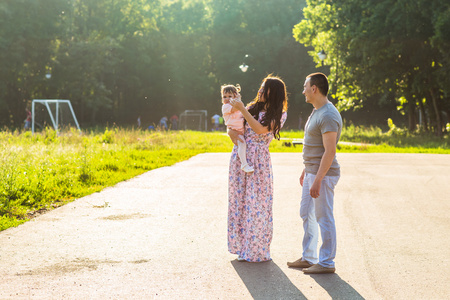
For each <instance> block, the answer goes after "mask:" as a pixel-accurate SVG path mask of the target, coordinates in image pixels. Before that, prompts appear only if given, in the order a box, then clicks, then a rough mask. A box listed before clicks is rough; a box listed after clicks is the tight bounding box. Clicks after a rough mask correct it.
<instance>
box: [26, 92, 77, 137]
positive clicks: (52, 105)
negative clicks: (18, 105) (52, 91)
mask: <svg viewBox="0 0 450 300" xmlns="http://www.w3.org/2000/svg"><path fill="white" fill-rule="evenodd" d="M46 126H52V127H53V128H54V129H55V131H56V132H58V130H59V129H61V128H69V127H76V128H77V129H78V130H80V125H79V124H78V121H77V117H76V116H75V112H74V111H73V108H72V104H71V103H70V100H60V99H52V100H50V99H34V100H33V102H32V104H31V132H32V133H34V132H35V129H37V128H39V129H43V128H45V127H46Z"/></svg>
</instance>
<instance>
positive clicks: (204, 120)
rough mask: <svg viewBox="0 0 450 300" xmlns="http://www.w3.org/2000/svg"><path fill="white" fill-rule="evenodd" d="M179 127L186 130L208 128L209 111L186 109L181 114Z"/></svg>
mask: <svg viewBox="0 0 450 300" xmlns="http://www.w3.org/2000/svg"><path fill="white" fill-rule="evenodd" d="M178 128H179V129H184V130H188V129H190V130H199V131H207V130H208V111H206V110H185V111H184V112H182V113H181V114H180V121H179V126H178Z"/></svg>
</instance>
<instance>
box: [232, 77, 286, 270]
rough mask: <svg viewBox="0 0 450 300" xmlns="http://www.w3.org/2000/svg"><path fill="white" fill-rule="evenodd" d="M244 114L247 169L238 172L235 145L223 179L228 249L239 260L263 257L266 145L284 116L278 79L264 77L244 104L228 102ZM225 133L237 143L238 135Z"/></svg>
mask: <svg viewBox="0 0 450 300" xmlns="http://www.w3.org/2000/svg"><path fill="white" fill-rule="evenodd" d="M231 103H232V105H233V107H234V108H236V109H238V110H239V111H241V113H242V114H243V116H244V118H245V131H244V138H245V142H246V143H247V159H248V161H249V164H250V165H251V166H252V167H253V168H254V172H253V173H245V172H244V171H242V170H241V162H240V160H239V157H238V154H237V147H236V146H235V147H234V148H233V152H232V154H231V160H230V171H229V182H228V202H229V203H228V251H230V252H231V253H233V254H237V255H238V256H239V257H238V260H239V261H248V262H263V261H269V260H271V258H270V243H271V242H272V231H273V224H272V202H273V175H272V163H271V161H270V153H269V144H270V142H271V141H272V139H273V138H274V137H275V138H277V139H279V137H280V129H281V127H282V126H283V124H284V122H285V121H286V117H287V113H286V112H287V94H286V86H285V84H284V82H283V81H282V80H281V79H280V78H277V77H272V76H268V77H266V78H265V79H264V80H263V82H262V84H261V88H260V89H259V91H258V95H257V97H256V98H255V99H254V100H253V101H252V102H251V103H250V104H248V105H247V108H246V107H244V104H243V103H242V101H241V100H240V95H239V94H238V95H237V99H233V100H232V101H231ZM228 134H229V136H230V138H231V140H232V141H233V143H234V144H237V139H238V133H237V132H236V131H234V130H229V131H228Z"/></svg>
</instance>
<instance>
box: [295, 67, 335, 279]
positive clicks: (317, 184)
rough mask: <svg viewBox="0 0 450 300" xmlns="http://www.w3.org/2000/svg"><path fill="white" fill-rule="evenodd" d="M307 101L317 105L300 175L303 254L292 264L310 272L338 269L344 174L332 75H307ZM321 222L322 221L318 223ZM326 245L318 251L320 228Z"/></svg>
mask: <svg viewBox="0 0 450 300" xmlns="http://www.w3.org/2000/svg"><path fill="white" fill-rule="evenodd" d="M303 88H304V89H303V95H305V98H306V102H307V103H311V104H312V105H313V106H314V109H313V111H312V113H311V115H310V116H309V118H308V120H307V121H306V125H305V137H304V140H303V163H304V165H305V168H304V169H303V172H302V175H301V176H300V185H301V186H302V187H303V189H302V201H301V204H300V216H301V218H302V220H303V228H304V236H303V254H302V257H301V258H299V259H298V260H296V261H294V262H288V263H287V264H288V266H289V267H293V268H303V272H304V273H307V274H321V273H334V272H335V270H336V269H335V264H334V258H335V256H336V226H335V222H334V216H333V205H334V187H335V186H336V184H337V183H338V181H339V178H340V166H339V164H338V162H337V160H336V145H337V143H338V141H339V137H340V135H341V129H342V118H341V115H340V114H339V111H338V110H337V109H336V107H334V105H333V104H332V103H331V102H330V101H329V100H328V98H327V95H328V79H327V77H326V76H325V75H324V74H322V73H313V74H311V75H308V76H307V77H306V81H305V84H304V86H303ZM317 224H319V225H317ZM318 227H320V233H321V236H322V246H321V247H320V252H319V255H317V245H318V240H319V230H318Z"/></svg>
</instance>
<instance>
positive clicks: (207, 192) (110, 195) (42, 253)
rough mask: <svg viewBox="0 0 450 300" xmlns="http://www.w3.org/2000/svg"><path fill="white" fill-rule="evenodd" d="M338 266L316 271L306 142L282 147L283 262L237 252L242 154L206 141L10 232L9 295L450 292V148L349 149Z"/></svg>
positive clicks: (2, 257) (430, 295) (1, 237)
mask: <svg viewBox="0 0 450 300" xmlns="http://www.w3.org/2000/svg"><path fill="white" fill-rule="evenodd" d="M338 158H339V161H340V163H341V166H342V174H343V176H342V178H341V181H340V182H339V184H338V186H337V189H336V199H335V216H336V220H337V227H338V255H337V258H336V268H337V273H336V274H328V275H313V276H310V275H304V274H303V273H302V272H301V271H299V270H296V269H289V268H287V266H286V261H288V260H294V259H297V258H299V257H300V255H301V249H300V244H301V235H302V227H301V222H300V218H299V216H298V211H299V201H300V188H299V185H298V176H299V174H300V171H301V154H298V153H287V154H286V153H284V154H281V153H280V154H278V153H276V154H273V155H272V160H273V164H274V176H275V201H274V239H273V242H272V247H271V250H272V257H273V261H272V262H267V263H259V264H250V263H240V262H237V261H235V256H234V255H231V254H229V253H228V252H227V244H226V218H227V196H226V195H227V186H226V182H227V172H228V171H227V165H228V160H229V154H227V153H216V154H202V155H198V156H196V157H194V158H192V159H190V160H188V161H185V162H183V163H179V164H177V165H175V166H172V167H166V168H161V169H157V170H153V171H151V172H148V173H146V174H143V175H141V176H138V177H136V178H134V179H132V180H129V181H127V182H122V183H120V184H118V185H116V186H115V187H112V188H108V189H105V190H104V191H102V192H100V193H95V194H93V195H91V196H88V197H84V198H81V199H78V200H76V201H74V202H72V203H70V204H68V205H66V206H64V207H61V208H59V209H56V210H54V211H52V212H49V213H47V214H45V215H42V216H40V217H38V218H36V219H34V220H32V221H30V222H27V223H25V224H23V225H21V226H19V227H17V228H11V229H8V230H5V231H3V232H0V278H1V280H0V299H252V298H253V299H446V298H447V299H448V298H449V296H450V285H449V284H448V282H449V281H450V272H449V269H450V255H449V254H450V250H449V249H450V238H449V233H450V217H449V212H450V209H449V208H450V207H449V206H450V201H449V200H450V196H449V195H450V172H449V171H450V155H430V154H424V155H422V154H338Z"/></svg>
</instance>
